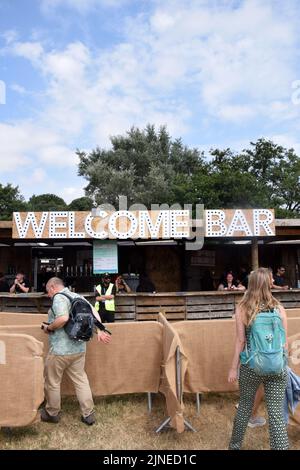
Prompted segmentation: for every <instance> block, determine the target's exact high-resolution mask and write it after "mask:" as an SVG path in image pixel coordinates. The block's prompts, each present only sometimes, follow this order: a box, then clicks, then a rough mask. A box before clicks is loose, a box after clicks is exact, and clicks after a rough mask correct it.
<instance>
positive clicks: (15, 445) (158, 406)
mask: <svg viewBox="0 0 300 470" xmlns="http://www.w3.org/2000/svg"><path fill="white" fill-rule="evenodd" d="M194 398H195V397H194V396H193V395H185V417H186V419H187V420H188V421H189V422H190V423H191V424H192V425H193V427H194V428H195V429H196V430H197V433H193V432H190V431H186V432H184V433H182V434H177V433H176V432H175V431H174V430H172V429H168V430H166V431H162V432H161V433H160V434H156V433H155V429H157V427H158V426H159V425H160V424H161V422H162V421H163V420H164V419H165V418H166V416H165V405H164V399H163V397H162V396H161V395H155V396H154V398H153V411H152V414H151V415H149V414H148V412H147V397H146V395H124V396H115V397H106V398H98V399H96V400H95V405H96V412H97V424H95V425H94V426H90V427H88V426H86V425H84V424H82V423H81V422H80V410H79V406H78V403H77V401H76V399H75V398H66V399H64V400H63V415H62V419H61V422H60V423H59V424H48V423H42V422H39V423H36V424H34V425H32V426H28V427H26V428H12V429H10V430H8V429H2V430H1V431H0V449H103V450H106V449H107V450H109V449H113V450H117V449H120V450H124V449H128V450H137V449H147V450H150V449H151V450H163V449H166V450H179V449H183V450H186V449H191V450H195V449H227V446H228V441H229V439H230V435H231V430H232V421H233V417H234V413H235V408H234V404H235V403H236V401H237V395H236V394H206V395H203V397H202V403H201V413H200V415H199V416H197V415H196V407H195V400H194ZM262 413H264V409H262ZM289 438H290V446H291V449H299V447H300V446H299V438H300V427H291V426H290V427H289ZM268 448H269V437H268V428H267V426H264V427H263V428H255V429H249V428H248V430H247V433H246V438H245V441H244V449H261V450H262V449H268Z"/></svg>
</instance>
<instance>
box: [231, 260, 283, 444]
mask: <svg viewBox="0 0 300 470" xmlns="http://www.w3.org/2000/svg"><path fill="white" fill-rule="evenodd" d="M272 282H273V280H272V275H271V273H270V271H269V270H268V269H266V268H258V269H257V270H255V271H253V272H252V273H251V274H250V276H249V285H248V290H247V291H246V293H245V295H244V297H243V299H242V300H241V302H240V303H239V305H238V307H237V309H236V315H235V319H236V343H235V353H234V357H233V360H232V365H231V369H230V371H229V374H228V381H229V382H235V381H236V380H237V378H238V375H239V387H240V401H239V406H238V410H237V413H236V417H235V420H234V425H233V431H232V436H231V440H230V444H229V449H240V448H241V446H242V442H243V438H244V434H245V431H246V428H247V425H248V422H249V419H250V416H251V412H252V409H253V403H254V399H255V394H256V392H257V389H258V387H259V386H260V384H261V383H263V385H264V390H265V397H266V404H267V410H268V416H269V431H270V443H271V448H272V449H282V450H284V449H288V447H289V443H288V435H287V429H286V425H285V420H284V414H283V403H284V397H285V389H286V385H287V370H286V367H283V368H282V371H281V372H279V373H276V374H265V375H264V374H262V375H259V374H257V373H256V372H255V371H254V369H251V368H250V367H249V365H248V364H241V365H240V353H241V352H242V351H243V350H244V348H245V347H246V345H247V348H248V350H250V351H251V343H250V336H251V328H252V324H253V322H254V321H255V320H256V317H258V316H259V315H260V313H262V312H264V313H266V312H267V313H268V312H270V315H272V316H273V315H274V314H276V315H279V316H280V318H281V326H276V328H279V330H278V332H281V331H285V338H287V318H286V313H285V310H284V308H283V306H282V305H281V304H280V303H279V302H278V300H277V299H275V298H274V297H273V295H272V292H271V286H272ZM274 324H275V325H277V323H274ZM284 346H285V348H286V349H287V342H286V343H285V345H284Z"/></svg>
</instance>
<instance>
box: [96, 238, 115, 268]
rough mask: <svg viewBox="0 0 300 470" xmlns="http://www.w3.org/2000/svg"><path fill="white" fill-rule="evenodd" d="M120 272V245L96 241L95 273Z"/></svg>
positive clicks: (113, 242)
mask: <svg viewBox="0 0 300 470" xmlns="http://www.w3.org/2000/svg"><path fill="white" fill-rule="evenodd" d="M106 272H107V273H112V274H113V273H117V272H118V245H117V243H116V242H115V241H111V240H103V241H100V240H94V242H93V273H94V274H103V273H106Z"/></svg>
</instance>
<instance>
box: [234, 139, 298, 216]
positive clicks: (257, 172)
mask: <svg viewBox="0 0 300 470" xmlns="http://www.w3.org/2000/svg"><path fill="white" fill-rule="evenodd" d="M240 164H241V167H242V168H243V169H244V171H245V172H249V173H251V174H253V175H254V176H255V178H256V179H257V182H258V185H259V191H260V192H261V193H263V194H264V195H265V197H266V198H267V205H268V206H269V207H274V208H275V210H276V216H277V217H299V215H300V185H299V179H300V158H299V157H298V155H296V154H295V151H294V149H286V148H284V147H282V146H280V145H277V144H275V143H274V142H272V141H271V140H266V139H259V140H258V141H257V142H256V143H253V142H251V148H250V149H248V150H245V151H244V152H243V153H242V154H241V156H240Z"/></svg>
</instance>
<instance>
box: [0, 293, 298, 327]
mask: <svg viewBox="0 0 300 470" xmlns="http://www.w3.org/2000/svg"><path fill="white" fill-rule="evenodd" d="M83 295H84V296H85V297H86V298H87V299H88V300H89V301H90V302H91V303H94V300H95V296H94V294H92V293H90V292H86V293H84V294H83ZM242 295H243V293H242V292H237V291H235V292H226V291H225V292H179V293H176V292H165V293H156V294H128V295H116V315H115V318H116V320H117V321H123V320H124V321H147V320H148V321H149V320H157V318H158V314H159V313H163V314H164V315H165V316H166V318H167V319H168V320H169V321H180V320H201V319H217V318H232V316H233V315H234V311H235V307H236V305H237V303H238V302H239V301H240V300H241V297H242ZM273 295H274V296H275V297H276V298H277V299H278V300H279V301H280V302H281V303H282V305H283V306H284V307H285V308H287V309H292V308H300V289H291V290H288V291H277V290H274V291H273ZM50 305H51V303H50V299H49V298H48V297H47V296H46V295H44V294H38V293H31V294H17V295H14V294H0V311H2V312H24V313H26V312H27V313H47V311H48V309H49V308H50Z"/></svg>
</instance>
